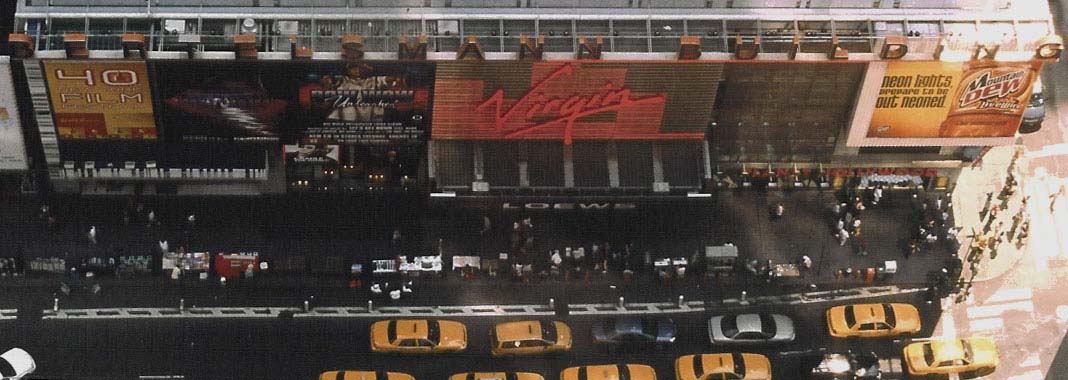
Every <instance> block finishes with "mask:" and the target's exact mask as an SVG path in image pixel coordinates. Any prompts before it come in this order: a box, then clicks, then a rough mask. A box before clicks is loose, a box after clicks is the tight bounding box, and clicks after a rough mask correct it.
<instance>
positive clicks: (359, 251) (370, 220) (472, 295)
mask: <svg viewBox="0 0 1068 380" xmlns="http://www.w3.org/2000/svg"><path fill="white" fill-rule="evenodd" d="M909 194H910V193H907V192H906V191H897V192H891V191H887V195H886V198H884V200H883V202H882V204H881V205H880V206H879V207H877V208H870V209H869V210H867V211H865V212H864V214H863V215H861V217H862V218H863V220H864V227H863V228H864V231H865V232H864V234H863V235H862V236H860V237H854V238H853V239H851V241H850V242H849V244H846V246H840V245H839V244H838V242H837V241H836V239H835V238H834V236H833V233H832V227H831V224H832V220H833V219H832V216H831V215H830V214H831V211H830V207H831V205H833V204H834V203H835V202H837V199H836V197H835V195H834V194H833V193H832V192H829V191H828V192H819V191H795V192H782V191H769V192H759V191H749V192H721V193H717V194H715V196H714V198H713V199H711V200H704V201H702V202H700V203H687V202H683V203H680V204H676V205H653V206H649V207H647V211H643V212H641V213H638V214H634V215H629V216H626V215H625V214H616V215H612V214H608V216H600V217H590V216H589V215H586V214H580V213H572V214H566V215H557V216H553V215H551V214H550V215H546V214H542V215H540V216H538V215H536V216H534V225H535V226H536V227H535V234H536V239H535V240H536V246H537V247H538V248H537V249H536V250H535V251H534V252H541V254H544V255H547V254H546V253H544V252H548V251H549V250H550V249H561V250H562V249H563V247H565V246H578V245H579V244H580V243H581V244H584V245H586V249H587V252H589V250H590V247H589V244H591V243H592V242H593V241H606V240H607V241H612V242H613V246H614V247H616V249H619V248H621V247H622V246H623V245H624V244H625V242H631V243H634V245H635V249H634V252H638V253H640V252H644V251H646V250H648V251H651V252H653V253H655V254H657V255H658V256H664V257H680V256H682V257H688V258H689V257H691V255H693V254H694V253H695V252H703V249H704V247H705V246H707V245H720V244H724V243H727V242H731V243H734V244H735V245H736V246H738V248H739V252H740V257H739V262H738V266H739V267H744V263H745V262H746V261H748V260H753V259H756V260H761V261H764V260H771V261H772V262H773V263H774V264H784V263H796V262H797V261H798V259H799V258H800V257H801V255H808V256H809V257H810V258H811V259H812V260H813V261H814V265H813V269H812V270H811V271H804V272H805V273H803V275H802V276H800V277H783V278H778V279H776V280H775V281H774V282H770V283H769V282H767V281H764V280H763V279H759V278H754V277H753V276H750V275H748V274H745V273H743V272H741V271H739V272H737V273H735V274H734V275H733V276H731V277H728V278H722V279H717V280H712V279H708V278H704V277H703V276H698V275H696V273H694V274H693V275H689V276H687V277H686V278H685V279H683V280H673V281H663V280H661V279H659V278H657V277H655V276H654V275H653V274H651V273H648V272H647V273H645V274H641V273H639V275H637V276H636V277H635V278H634V280H632V281H631V282H629V283H627V282H624V281H623V279H622V275H621V273H619V272H618V271H610V272H609V273H608V274H606V275H601V274H593V275H592V276H591V279H590V280H589V281H588V282H587V281H585V280H574V279H573V280H571V281H564V280H555V279H535V280H534V281H532V282H531V283H519V282H514V281H513V280H511V279H510V278H509V277H507V273H506V272H505V271H502V272H505V273H504V275H503V276H502V277H498V278H487V276H486V275H485V274H482V275H480V277H479V278H478V279H475V280H471V281H465V280H463V279H461V278H460V277H459V276H458V275H456V274H451V275H448V276H446V277H445V278H444V279H427V278H425V277H423V278H419V279H415V281H416V288H417V291H416V293H415V294H413V295H411V296H407V295H406V296H405V297H404V298H402V300H401V301H400V302H401V303H403V304H407V305H435V304H510V303H542V302H547V300H548V299H549V298H557V299H558V300H570V299H574V300H576V301H575V302H615V301H616V300H617V299H618V297H619V296H625V297H627V299H628V300H633V302H639V301H650V302H654V301H655V302H664V301H665V300H671V299H674V298H676V297H677V296H678V295H680V294H682V295H686V296H687V297H691V298H692V297H699V298H698V299H704V298H716V297H727V298H731V297H737V296H738V295H739V294H740V292H741V291H743V290H744V291H747V292H748V294H749V295H750V296H759V295H774V294H781V293H788V292H795V291H798V290H801V289H808V286H809V285H810V284H815V285H816V286H817V289H819V290H828V289H836V288H845V287H856V286H864V285H865V283H864V281H863V280H862V279H859V278H845V279H840V278H837V277H836V276H835V272H836V271H838V270H839V269H841V268H846V267H850V268H857V269H861V268H868V267H880V266H882V265H883V264H884V262H885V261H887V260H896V261H897V265H898V272H897V274H895V275H892V276H891V277H890V278H889V279H886V280H876V281H875V285H881V284H895V285H903V286H917V287H922V286H926V284H927V275H928V272H931V271H934V270H936V268H941V266H942V265H944V261H945V260H946V259H947V258H950V257H952V253H951V252H949V251H948V250H946V249H945V248H944V247H943V246H942V245H941V244H934V245H930V246H929V247H928V248H927V249H925V251H924V252H922V253H920V254H917V255H913V256H912V257H911V258H910V259H908V260H906V259H905V256H904V249H903V246H904V242H905V240H906V239H907V237H908V228H909V226H908V215H909V201H910V195H909ZM168 202H174V201H173V200H172V201H167V200H154V201H151V202H149V203H150V204H149V207H153V208H155V209H158V210H164V211H160V213H161V214H162V215H163V216H164V217H166V218H167V221H166V222H165V224H164V226H163V227H162V228H157V227H153V228H146V227H145V226H144V225H143V223H131V225H129V226H124V225H122V223H121V216H120V215H121V210H122V208H123V207H124V204H125V200H124V199H106V198H89V199H66V200H63V201H61V202H56V203H55V204H61V205H62V206H55V205H54V206H53V207H63V211H64V212H66V213H69V214H70V216H69V217H67V218H66V220H65V221H64V222H63V223H64V224H63V225H62V226H61V227H60V228H59V231H57V232H47V231H44V229H43V226H41V224H40V222H39V221H38V220H36V218H35V217H34V215H35V212H36V210H37V207H39V205H38V204H37V202H36V201H33V200H31V199H21V200H19V201H17V202H6V203H5V204H4V206H3V207H0V214H2V215H3V216H4V217H5V218H4V220H5V221H6V222H3V223H0V233H4V234H5V235H6V236H16V237H18V238H17V239H5V240H4V241H2V242H0V244H2V245H4V252H8V253H10V252H15V251H17V250H22V251H23V252H24V253H25V254H26V256H27V257H26V259H27V260H29V258H32V257H49V256H60V257H63V256H69V257H71V258H72V262H73V260H77V259H78V258H84V257H90V256H99V255H109V254H113V252H115V250H116V249H118V250H120V251H122V252H127V253H128V254H135V255H148V254H150V252H152V250H153V249H155V247H157V246H158V241H159V240H163V239H168V240H170V242H171V247H172V248H173V247H176V246H177V245H178V244H186V243H188V244H189V248H190V250H196V251H211V252H223V251H229V252H234V251H257V252H259V253H260V255H261V257H262V258H263V259H265V260H268V261H276V262H277V261H278V260H280V259H281V258H283V257H287V256H292V255H301V256H303V257H305V258H306V259H310V258H313V257H322V256H342V257H345V258H346V260H369V259H371V258H388V257H392V254H391V253H390V252H393V251H391V250H390V244H389V241H388V237H389V231H390V230H391V229H392V228H393V225H390V223H403V224H397V225H398V226H401V227H399V228H403V229H404V231H405V235H406V236H409V238H408V239H409V240H415V241H413V242H410V243H409V244H408V248H406V251H407V252H409V253H410V254H416V253H422V252H427V251H429V247H430V246H431V245H433V244H429V243H427V242H436V241H437V239H438V238H442V239H446V240H445V243H444V246H445V249H444V254H445V257H444V261H445V263H446V266H449V264H451V259H450V258H451V256H453V255H459V254H471V253H473V252H471V251H470V248H469V247H475V246H480V244H479V243H483V244H482V245H484V246H485V248H483V249H484V250H485V251H484V253H486V252H489V253H491V255H495V252H499V251H500V249H504V250H507V249H508V248H507V247H500V246H496V247H495V246H493V244H501V243H502V242H505V243H504V244H507V243H506V242H507V240H508V239H507V237H502V238H497V239H487V241H483V242H480V241H473V242H472V241H465V240H470V239H472V238H474V239H480V238H479V237H478V234H477V233H472V232H471V231H468V230H467V229H468V226H470V225H471V224H472V223H471V222H472V220H468V218H473V217H477V220H476V221H477V222H480V221H481V217H478V216H477V215H466V214H465V213H464V212H463V210H456V212H453V213H450V216H449V217H446V218H442V219H432V218H429V217H427V216H417V217H415V218H412V219H410V220H403V219H404V218H394V217H392V216H390V213H389V212H387V210H391V209H390V208H388V207H385V206H381V205H380V206H375V207H371V208H363V207H364V206H365V205H364V204H360V205H338V206H337V207H334V208H327V207H323V204H322V203H316V202H312V201H297V202H296V203H293V202H290V201H288V200H287V201H278V200H266V201H260V200H255V199H245V198H237V199H225V198H224V199H203V200H202V199H195V200H191V199H181V200H178V201H177V202H181V204H170V203H168ZM177 202H176V203H177ZM778 202H782V203H783V204H784V208H785V213H784V216H783V217H782V218H781V219H779V220H771V218H769V215H768V211H767V210H768V206H769V205H772V204H776V203H778ZM185 204H189V205H190V206H191V207H195V209H196V212H197V223H198V227H197V228H196V229H195V231H194V232H193V233H192V234H191V235H190V237H189V238H188V241H186V240H185V238H183V237H182V236H183V232H182V225H181V223H180V220H181V219H180V218H181V217H182V216H184V215H185V212H183V209H182V207H183V205H185ZM401 204H402V206H398V207H396V209H399V210H401V211H402V213H404V214H409V211H407V210H404V209H403V207H407V206H408V203H401ZM78 207H81V209H82V210H83V211H80V212H78V213H75V212H73V211H71V210H77V209H78ZM272 207H275V208H279V207H280V208H282V209H281V210H278V209H274V210H272V209H270V208H272ZM620 215H624V216H625V217H620ZM279 217H284V219H278V218H279ZM396 219H401V220H400V221H399V222H395V221H394V220H396ZM109 221H110V222H109ZM510 223H511V220H509V219H508V218H498V220H496V221H495V224H497V225H500V226H503V227H502V228H503V229H504V230H505V231H507V230H509V227H510ZM476 224H478V223H476ZM88 225H95V226H97V228H98V229H99V230H100V231H101V238H100V243H99V244H97V245H93V244H90V243H89V242H88V241H87V239H85V236H84V233H85V231H84V230H85V228H86V226H88ZM420 240H421V241H420ZM862 241H866V242H867V244H868V251H869V253H870V254H869V255H868V256H856V255H854V254H853V252H854V247H853V245H854V244H858V243H860V242H862ZM424 254H425V253H424ZM365 268H369V266H368V265H365ZM61 277H62V276H47V275H44V276H33V277H31V278H20V279H12V278H5V279H0V289H6V290H8V291H3V292H0V306H3V305H11V304H16V303H22V302H34V303H40V302H45V303H50V302H51V299H52V297H53V296H52V294H53V293H56V292H57V289H58V287H59V281H60V279H61ZM99 281H100V283H101V285H102V288H103V291H102V292H101V295H98V296H93V295H90V294H85V292H84V291H83V292H81V293H82V294H80V295H75V296H72V297H70V299H69V300H67V299H64V300H62V302H63V303H64V304H70V303H75V304H78V306H79V307H94V305H95V307H101V306H127V307H134V306H173V305H175V304H176V303H177V302H178V300H179V299H182V298H185V299H186V300H187V303H188V304H192V303H193V302H196V303H198V304H202V305H213V306H226V305H231V304H234V305H236V304H249V305H251V304H256V303H260V305H258V306H262V304H264V303H270V304H279V305H284V306H289V305H293V304H296V303H300V302H303V300H306V299H309V298H310V297H311V296H315V299H316V300H317V301H315V302H318V303H320V304H323V305H328V304H333V305H347V304H359V303H362V302H366V300H367V299H368V298H370V297H371V295H370V294H369V292H368V290H367V288H368V287H370V285H371V283H372V282H374V281H379V282H383V283H384V282H386V281H391V282H395V281H397V280H386V279H371V278H365V279H364V281H363V289H361V290H352V289H349V288H348V286H347V285H348V282H347V279H346V278H344V277H342V276H320V277H316V276H312V275H307V276H302V275H285V276H283V275H270V274H267V275H260V276H257V277H256V278H255V279H254V281H252V283H250V284H244V283H241V282H240V281H234V283H232V284H231V285H229V286H228V287H227V288H220V287H219V286H218V284H217V282H216V281H198V280H192V279H190V280H182V281H180V282H178V283H174V282H171V281H170V279H169V278H165V277H149V276H144V277H128V278H121V279H119V278H108V277H105V278H102V279H100V280H99ZM76 293H78V292H77V290H76ZM26 298H32V300H29V301H27V300H25V299H26ZM64 298H65V297H64ZM50 306H51V305H50V304H49V305H44V306H43V307H45V308H47V307H50ZM71 307H73V306H71Z"/></svg>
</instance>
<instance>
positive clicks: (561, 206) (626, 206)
mask: <svg viewBox="0 0 1068 380" xmlns="http://www.w3.org/2000/svg"><path fill="white" fill-rule="evenodd" d="M637 208H638V204H637V203H631V202H588V203H586V202H561V203H549V202H528V203H511V202H504V204H503V205H502V206H501V209H503V210H504V211H520V210H527V211H541V210H547V211H573V210H578V211H607V210H634V209H637Z"/></svg>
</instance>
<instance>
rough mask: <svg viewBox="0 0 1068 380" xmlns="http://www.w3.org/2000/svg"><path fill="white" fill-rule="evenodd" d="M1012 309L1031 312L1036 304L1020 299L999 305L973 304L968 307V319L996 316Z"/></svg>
mask: <svg viewBox="0 0 1068 380" xmlns="http://www.w3.org/2000/svg"><path fill="white" fill-rule="evenodd" d="M1010 310H1018V311H1025V312H1028V313H1031V312H1034V311H1035V304H1034V303H1033V302H1031V301H1020V302H1013V303H1004V304H997V305H986V306H972V307H969V308H968V310H967V313H968V319H980V318H990V317H996V316H999V315H1001V314H1004V313H1005V312H1006V311H1010Z"/></svg>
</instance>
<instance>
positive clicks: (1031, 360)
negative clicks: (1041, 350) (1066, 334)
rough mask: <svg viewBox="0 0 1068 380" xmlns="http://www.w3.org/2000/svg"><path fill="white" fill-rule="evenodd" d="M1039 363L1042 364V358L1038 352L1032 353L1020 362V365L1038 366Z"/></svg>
mask: <svg viewBox="0 0 1068 380" xmlns="http://www.w3.org/2000/svg"><path fill="white" fill-rule="evenodd" d="M1039 364H1042V359H1041V358H1039V357H1038V354H1030V355H1028V356H1027V359H1024V360H1023V361H1022V362H1020V367H1024V368H1026V367H1037V366H1038V365H1039Z"/></svg>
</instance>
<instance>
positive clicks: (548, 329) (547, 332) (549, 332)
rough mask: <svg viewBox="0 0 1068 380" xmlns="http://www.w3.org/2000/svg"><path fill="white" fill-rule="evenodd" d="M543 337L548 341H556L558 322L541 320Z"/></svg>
mask: <svg viewBox="0 0 1068 380" xmlns="http://www.w3.org/2000/svg"><path fill="white" fill-rule="evenodd" d="M541 338H542V339H544V340H545V341H546V342H554V343H555V342H556V323H555V322H553V321H541Z"/></svg>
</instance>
